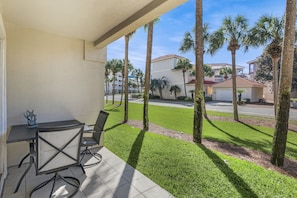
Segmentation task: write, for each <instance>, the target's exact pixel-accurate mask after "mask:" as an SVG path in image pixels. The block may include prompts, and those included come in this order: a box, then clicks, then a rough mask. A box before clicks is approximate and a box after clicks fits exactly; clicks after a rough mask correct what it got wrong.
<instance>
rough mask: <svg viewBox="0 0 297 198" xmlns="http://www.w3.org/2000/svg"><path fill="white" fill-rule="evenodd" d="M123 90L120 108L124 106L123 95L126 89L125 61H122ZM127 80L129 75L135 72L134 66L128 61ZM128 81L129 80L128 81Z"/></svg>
mask: <svg viewBox="0 0 297 198" xmlns="http://www.w3.org/2000/svg"><path fill="white" fill-rule="evenodd" d="M122 64H123V65H122V90H121V99H120V104H119V105H118V106H121V105H122V102H123V94H124V87H125V85H126V83H125V82H126V74H125V64H126V63H125V59H123V60H122ZM127 66H128V67H127V70H128V71H127V78H128V74H129V73H130V72H131V71H132V70H133V65H132V64H131V63H130V62H129V60H128V64H127ZM127 81H128V80H127Z"/></svg>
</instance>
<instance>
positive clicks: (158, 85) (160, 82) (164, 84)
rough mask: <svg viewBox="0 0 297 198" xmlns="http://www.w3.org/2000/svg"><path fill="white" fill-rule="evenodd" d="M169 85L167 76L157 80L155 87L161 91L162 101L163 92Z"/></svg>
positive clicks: (161, 97)
mask: <svg viewBox="0 0 297 198" xmlns="http://www.w3.org/2000/svg"><path fill="white" fill-rule="evenodd" d="M168 84H169V82H168V80H167V78H166V77H165V76H162V77H161V78H159V79H156V83H155V86H156V88H157V89H158V90H159V93H160V99H163V94H162V90H163V89H164V88H165V87H167V86H168Z"/></svg>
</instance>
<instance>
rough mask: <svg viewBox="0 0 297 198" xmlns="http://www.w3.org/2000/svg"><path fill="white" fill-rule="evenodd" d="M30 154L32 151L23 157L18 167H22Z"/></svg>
mask: <svg viewBox="0 0 297 198" xmlns="http://www.w3.org/2000/svg"><path fill="white" fill-rule="evenodd" d="M29 156H30V153H28V154H27V155H25V156H24V157H23V158H22V160H21V161H20V163H19V165H18V168H20V167H21V166H22V164H23V162H24V160H25V159H26V158H27V157H29Z"/></svg>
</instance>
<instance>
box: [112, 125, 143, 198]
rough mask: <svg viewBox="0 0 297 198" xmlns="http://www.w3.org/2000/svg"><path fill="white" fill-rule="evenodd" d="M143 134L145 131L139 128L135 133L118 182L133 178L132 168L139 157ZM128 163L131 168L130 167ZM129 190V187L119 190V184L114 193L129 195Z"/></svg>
mask: <svg viewBox="0 0 297 198" xmlns="http://www.w3.org/2000/svg"><path fill="white" fill-rule="evenodd" d="M144 135H145V131H143V130H141V131H140V132H139V134H138V135H137V137H136V139H135V141H134V143H133V145H132V147H131V150H130V153H129V156H128V159H127V163H126V165H125V167H124V170H123V173H122V177H121V179H120V181H119V184H122V183H125V182H127V180H128V181H129V182H131V181H132V180H133V177H134V174H135V169H134V168H136V167H137V164H138V158H139V154H140V151H141V147H142V143H143V139H144ZM130 165H131V166H132V167H133V168H131V166H130ZM129 192H130V188H127V189H126V190H125V191H123V190H121V186H120V185H118V186H117V188H116V191H115V194H116V195H120V196H121V197H129Z"/></svg>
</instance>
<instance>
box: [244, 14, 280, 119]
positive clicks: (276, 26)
mask: <svg viewBox="0 0 297 198" xmlns="http://www.w3.org/2000/svg"><path fill="white" fill-rule="evenodd" d="M283 35H284V20H283V18H278V17H272V16H267V15H264V16H262V17H260V19H259V20H258V22H257V23H256V25H255V26H254V27H253V28H252V29H251V30H250V31H249V40H248V41H249V42H250V45H253V46H260V45H266V49H265V51H266V52H267V54H268V55H269V56H270V57H271V59H272V68H273V93H274V114H275V115H276V113H277V112H276V108H277V96H278V84H279V83H278V61H279V59H280V56H281V52H282V40H283Z"/></svg>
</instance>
